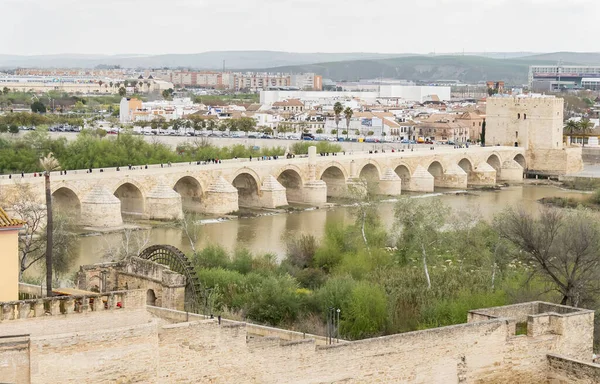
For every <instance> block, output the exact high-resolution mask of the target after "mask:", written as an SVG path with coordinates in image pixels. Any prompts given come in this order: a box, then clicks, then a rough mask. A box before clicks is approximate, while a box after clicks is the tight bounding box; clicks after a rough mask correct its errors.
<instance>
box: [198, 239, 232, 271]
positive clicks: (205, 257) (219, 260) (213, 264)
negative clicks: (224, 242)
mask: <svg viewBox="0 0 600 384" xmlns="http://www.w3.org/2000/svg"><path fill="white" fill-rule="evenodd" d="M192 262H193V263H194V266H195V267H196V268H219V267H221V268H227V267H228V266H229V263H230V260H229V254H228V253H227V251H226V250H225V248H223V247H221V246H219V245H214V244H211V245H209V246H207V247H205V248H204V249H203V250H201V251H199V252H196V254H194V256H193V257H192Z"/></svg>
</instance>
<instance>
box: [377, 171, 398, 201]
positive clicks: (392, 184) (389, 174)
mask: <svg viewBox="0 0 600 384" xmlns="http://www.w3.org/2000/svg"><path fill="white" fill-rule="evenodd" d="M379 193H380V194H382V195H388V196H399V195H400V194H401V193H402V179H400V177H399V176H398V175H397V174H396V172H394V170H393V169H391V168H387V169H386V170H385V172H384V173H383V175H382V176H381V180H380V181H379Z"/></svg>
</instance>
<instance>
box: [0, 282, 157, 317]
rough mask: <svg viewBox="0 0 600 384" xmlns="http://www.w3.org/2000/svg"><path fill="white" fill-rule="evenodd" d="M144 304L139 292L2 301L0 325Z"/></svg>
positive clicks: (143, 297) (137, 306)
mask: <svg viewBox="0 0 600 384" xmlns="http://www.w3.org/2000/svg"><path fill="white" fill-rule="evenodd" d="M145 304H146V303H145V292H143V290H131V291H114V292H107V293H98V294H89V295H72V296H53V297H42V298H38V299H30V300H18V301H6V302H0V309H1V312H0V323H1V322H5V321H11V320H21V319H29V318H35V317H43V316H59V315H74V314H78V313H87V312H100V311H112V310H120V309H125V308H127V309H132V308H140V307H143V306H145Z"/></svg>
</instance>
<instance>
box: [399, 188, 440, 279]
mask: <svg viewBox="0 0 600 384" xmlns="http://www.w3.org/2000/svg"><path fill="white" fill-rule="evenodd" d="M447 212H448V208H447V207H445V206H444V204H443V203H442V202H441V201H440V200H439V199H427V200H426V201H425V200H423V199H411V198H406V197H404V198H401V199H400V200H398V202H397V203H396V207H395V212H394V216H395V226H396V229H397V230H398V231H399V232H400V236H399V239H398V243H399V244H401V245H402V247H400V248H401V252H403V253H404V254H415V255H416V254H420V256H421V260H422V262H423V272H424V274H425V279H426V280H427V288H428V289H431V278H430V276H429V268H428V262H427V258H428V254H429V251H430V249H431V247H433V246H434V245H435V244H436V243H438V242H439V241H440V240H441V235H440V234H441V230H442V227H443V226H444V225H445V224H446V218H447Z"/></svg>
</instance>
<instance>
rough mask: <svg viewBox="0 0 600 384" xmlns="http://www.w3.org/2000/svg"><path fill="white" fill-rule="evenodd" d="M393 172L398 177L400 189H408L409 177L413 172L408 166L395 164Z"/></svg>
mask: <svg viewBox="0 0 600 384" xmlns="http://www.w3.org/2000/svg"><path fill="white" fill-rule="evenodd" d="M394 172H396V175H398V177H399V178H400V179H401V180H402V188H403V189H404V188H408V186H409V185H410V177H411V176H412V174H413V171H412V170H411V169H410V166H409V165H408V164H406V163H405V162H401V163H399V164H396V166H395V167H394Z"/></svg>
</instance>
